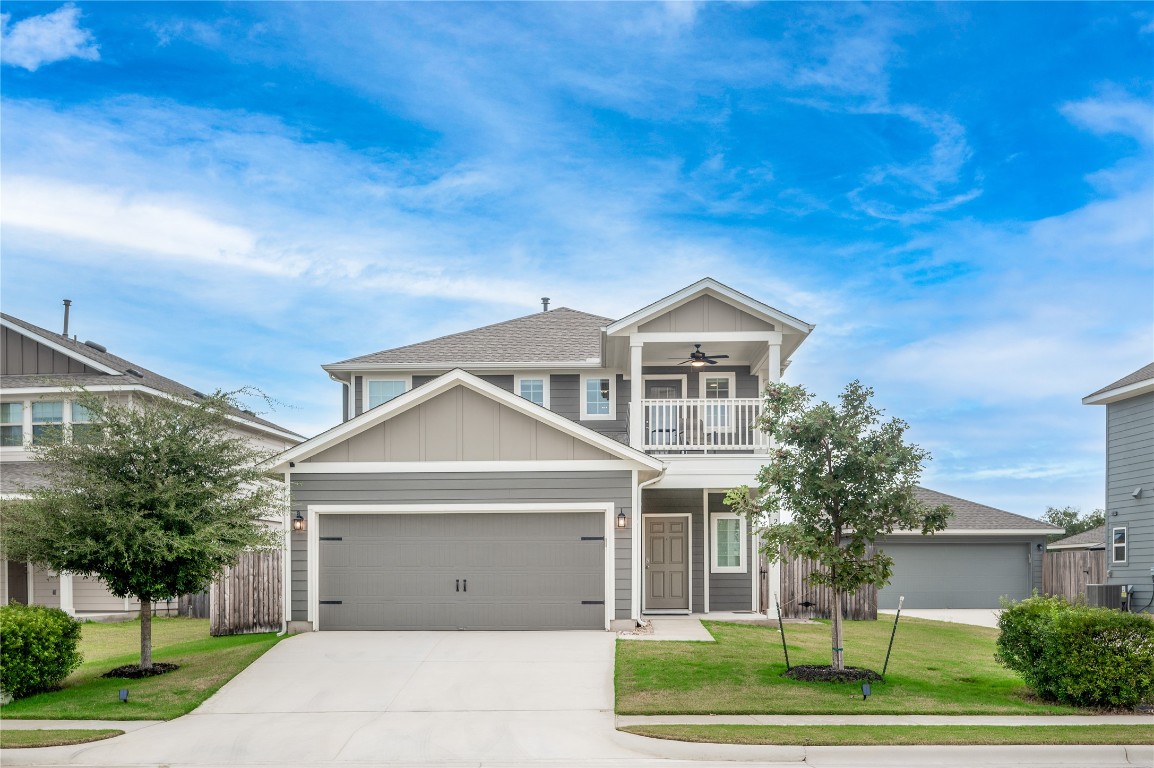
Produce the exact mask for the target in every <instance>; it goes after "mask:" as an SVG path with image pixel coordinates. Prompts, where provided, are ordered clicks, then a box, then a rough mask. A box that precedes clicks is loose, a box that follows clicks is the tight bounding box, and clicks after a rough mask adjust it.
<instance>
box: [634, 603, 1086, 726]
mask: <svg viewBox="0 0 1154 768" xmlns="http://www.w3.org/2000/svg"><path fill="white" fill-rule="evenodd" d="M703 623H704V624H705V627H706V629H707V630H709V632H710V634H712V635H713V637H714V639H715V640H716V641H717V642H714V643H700V642H664V641H651V642H650V641H640V640H618V641H617V664H616V675H615V681H614V683H615V689H616V708H617V712H618V714H622V715H668V714H687V715H688V714H692V715H708V714H718V715H722V714H782V715H785V714H839V715H840V714H873V715H881V714H887V715H890V714H925V715H929V714H934V715H1023V714H1033V715H1041V714H1073V713H1076V712H1078V711H1079V710H1077V709H1075V708H1073V707H1068V706H1064V705H1059V704H1049V703H1045V702H1041V701H1039V700H1037V699H1036V698H1034V697H1033V695H1032V694H1031V693H1030V690H1029V689H1028V688H1027V687H1026V685H1025V684H1024V683H1023V682H1022V681H1021V680H1020V679H1019V678H1018V677H1017V676H1016V675H1015V674H1014V673H1013V672H1010V671H1009V670H1007V669H1005V668H1003V667H1000V666H998V664H997V662H995V661H994V640H995V639H996V638H997V636H998V630H996V629H989V628H986V627H971V626H968V625H964V624H947V623H945V622H939V621H928V620H920V619H910V618H905V619H902V621H901V624H900V625H899V626H898V633H897V640H896V642H895V643H894V651H893V656H892V657H891V658H890V666H889V670H888V672H887V674H886V680H885V682H878V683H874V684H873V686H872V688H873V694H872V696H871V697H870V698H869V699H868V700H864V701H863V700H862V695H861V686H860V685H856V684H852V683H851V684H836V683H805V682H798V681H794V680H790V679H789V678H785V677H782V672H784V671H785V659H784V657H783V655H782V650H781V636H780V635H779V634H778V631H777V629H776V628H775V627H765V626H758V625H752V624H729V623H724V622H715V621H706V622H703ZM892 626H893V623H892V622H891V621H847V622H846V623H845V648H846V651H845V659H846V664H847V665H850V666H855V667H867V668H869V669H873V670H875V671H876V672H881V670H882V664H883V662H884V661H885V655H886V645H887V644H888V643H889V639H890V630H891V628H892ZM785 631H786V639H787V641H788V643H789V660H790V662H791V663H792V664H794V665H797V664H829V660H830V659H829V657H830V637H829V624H828V622H826V623H818V624H787V625H786V628H785Z"/></svg>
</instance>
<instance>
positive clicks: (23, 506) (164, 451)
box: [3, 391, 277, 669]
mask: <svg viewBox="0 0 1154 768" xmlns="http://www.w3.org/2000/svg"><path fill="white" fill-rule="evenodd" d="M75 402H77V403H79V404H80V405H82V406H84V407H85V408H87V409H88V411H89V412H90V413H91V414H92V422H91V424H90V425H88V426H87V427H86V429H85V431H84V432H83V433H81V432H79V431H78V432H76V433H74V434H71V435H70V434H69V433H68V432H67V431H64V430H63V428H62V431H61V433H60V435H59V439H55V440H48V441H45V444H43V445H40V446H35V447H33V449H32V450H33V454H34V455H35V458H36V459H37V460H39V461H42V462H44V463H45V465H46V467H47V472H48V480H49V484H48V486H47V487H45V488H34V489H33V488H30V489H25V490H24V493H25V496H26V498H23V499H20V500H17V501H15V502H11V501H10V502H7V503H6V504H5V506H4V508H3V509H4V513H3V525H4V541H3V550H4V554H5V556H6V557H8V558H11V559H17V560H27V561H30V562H32V563H34V564H36V565H38V566H41V567H45V568H51V569H52V570H55V571H57V572H61V573H64V572H68V573H73V574H77V575H81V576H88V577H96V578H99V579H101V580H103V581H104V583H105V584H107V585H108V589H109V591H111V592H112V594H114V595H116V596H117V597H124V598H127V597H131V596H134V597H137V598H138V599H139V600H140V666H141V668H142V669H151V668H152V606H153V603H154V602H155V601H157V600H166V599H171V598H173V597H176V596H178V595H183V594H189V593H194V592H200V591H202V590H204V589H205V588H207V587H208V585H209V584H210V583H212V581H213V580H214V579H215V578H216V577H217V576H218V575H219V574H220V573H221V572H222V571H223V569H224V568H225V567H226V566H229V565H232V564H234V563H235V562H236V560H237V558H238V556H239V555H240V553H241V552H242V551H244V550H245V549H247V548H251V547H264V546H272V545H274V544H275V543H276V538H275V536H274V535H273V534H272V533H271V532H270V531H269V530H268V529H267V526H266V525H265V524H264V523H263V522H262V520H261V519H262V517H263V516H264V515H265V514H267V513H268V512H269V511H271V510H274V502H275V499H276V498H277V490H276V488H275V487H274V486H273V484H271V483H270V482H269V481H268V480H267V479H265V478H264V477H263V475H262V471H261V470H260V469H259V468H258V464H259V462H260V461H261V460H262V459H263V458H265V456H264V455H263V454H262V453H261V452H259V451H257V450H255V449H254V448H253V447H252V446H251V445H250V443H249V442H248V441H246V440H245V439H244V438H243V437H240V436H238V435H237V434H236V433H235V432H233V431H232V430H231V429H230V425H231V424H232V423H233V422H232V420H231V419H230V416H231V415H233V414H235V413H236V412H237V411H236V406H237V404H236V402H235V400H234V395H233V394H232V393H221V392H217V393H216V394H214V395H212V396H211V397H206V398H204V399H201V400H197V401H195V402H185V401H177V400H167V399H161V398H136V399H135V400H134V401H133V402H131V403H117V402H112V401H110V400H109V399H107V398H102V397H97V396H95V395H92V394H91V393H88V392H84V391H80V392H78V394H77V396H76V399H75Z"/></svg>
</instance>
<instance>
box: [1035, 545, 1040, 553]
mask: <svg viewBox="0 0 1154 768" xmlns="http://www.w3.org/2000/svg"><path fill="white" fill-rule="evenodd" d="M1034 548H1035V549H1037V551H1039V552H1041V551H1042V545H1041V544H1035V545H1034Z"/></svg>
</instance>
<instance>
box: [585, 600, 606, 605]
mask: <svg viewBox="0 0 1154 768" xmlns="http://www.w3.org/2000/svg"><path fill="white" fill-rule="evenodd" d="M581 605H605V601H604V600H582V601H581Z"/></svg>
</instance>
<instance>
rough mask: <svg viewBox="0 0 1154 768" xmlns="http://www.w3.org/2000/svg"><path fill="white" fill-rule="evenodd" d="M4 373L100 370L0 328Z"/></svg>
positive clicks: (0, 359) (0, 365)
mask: <svg viewBox="0 0 1154 768" xmlns="http://www.w3.org/2000/svg"><path fill="white" fill-rule="evenodd" d="M0 348H2V349H3V353H2V354H0V376H29V375H33V374H50V373H99V371H97V370H96V369H95V368H91V367H89V366H87V365H85V364H84V363H82V362H80V361H79V360H77V359H76V358H73V357H69V356H68V355H65V354H62V353H60V352H57V351H56V350H55V349H52V348H51V347H49V346H47V345H45V344H41V343H40V342H38V341H36V340H35V339H32V338H29V337H28V336H25V335H24V334H22V333H18V332H16V331H14V330H12V329H11V328H0Z"/></svg>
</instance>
